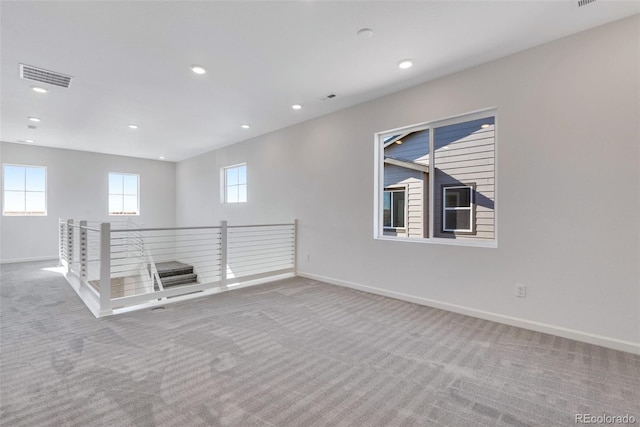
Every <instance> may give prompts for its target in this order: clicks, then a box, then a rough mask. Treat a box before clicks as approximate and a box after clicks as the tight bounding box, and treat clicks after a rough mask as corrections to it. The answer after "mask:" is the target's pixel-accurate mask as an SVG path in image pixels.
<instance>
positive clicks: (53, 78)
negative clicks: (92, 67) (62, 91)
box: [20, 64, 72, 87]
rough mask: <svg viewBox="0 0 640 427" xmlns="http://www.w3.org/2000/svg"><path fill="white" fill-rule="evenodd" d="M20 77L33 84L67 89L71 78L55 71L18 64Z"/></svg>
mask: <svg viewBox="0 0 640 427" xmlns="http://www.w3.org/2000/svg"><path fill="white" fill-rule="evenodd" d="M20 77H21V78H23V79H26V80H33V81H34V82H40V83H47V84H50V85H54V86H60V87H69V85H70V84H71V78H72V77H71V76H65V75H64V74H60V73H56V72H55V71H49V70H43V69H42V68H37V67H32V66H31V65H25V64H20Z"/></svg>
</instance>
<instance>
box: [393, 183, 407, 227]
mask: <svg viewBox="0 0 640 427" xmlns="http://www.w3.org/2000/svg"><path fill="white" fill-rule="evenodd" d="M393 222H394V224H393V226H394V227H404V191H394V192H393Z"/></svg>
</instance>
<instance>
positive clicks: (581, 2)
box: [578, 0, 596, 7]
mask: <svg viewBox="0 0 640 427" xmlns="http://www.w3.org/2000/svg"><path fill="white" fill-rule="evenodd" d="M595 1H596V0H578V7H582V6H586V5H588V4H590V3H593V2H595Z"/></svg>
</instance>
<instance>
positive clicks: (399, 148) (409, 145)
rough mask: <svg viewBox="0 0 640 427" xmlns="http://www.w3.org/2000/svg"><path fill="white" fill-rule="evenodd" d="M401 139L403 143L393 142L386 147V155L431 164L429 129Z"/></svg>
mask: <svg viewBox="0 0 640 427" xmlns="http://www.w3.org/2000/svg"><path fill="white" fill-rule="evenodd" d="M400 139H401V140H402V144H396V143H393V144H391V145H390V146H388V147H387V148H385V150H384V155H385V156H389V157H393V158H395V159H400V160H408V161H412V162H415V163H420V164H423V165H425V166H428V165H429V131H420V132H414V133H412V134H410V135H407V136H405V137H404V138H400Z"/></svg>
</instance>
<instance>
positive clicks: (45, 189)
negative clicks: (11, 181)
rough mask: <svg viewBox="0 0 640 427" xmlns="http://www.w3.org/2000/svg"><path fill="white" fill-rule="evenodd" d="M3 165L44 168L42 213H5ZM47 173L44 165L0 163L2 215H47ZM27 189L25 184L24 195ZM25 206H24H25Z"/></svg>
mask: <svg viewBox="0 0 640 427" xmlns="http://www.w3.org/2000/svg"><path fill="white" fill-rule="evenodd" d="M5 166H15V167H21V168H38V169H44V213H31V214H30V213H27V212H26V211H25V212H23V213H7V212H6V211H5V209H6V203H5V197H4V193H5V189H4V185H5V182H4V181H5V180H4V168H5ZM48 175H49V171H48V170H47V167H46V166H36V165H19V164H17V163H3V164H2V216H9V217H18V216H27V217H29V216H47V215H48V210H49V197H48V194H49V179H48ZM26 193H27V191H26V185H25V195H26ZM25 208H26V206H25Z"/></svg>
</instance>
